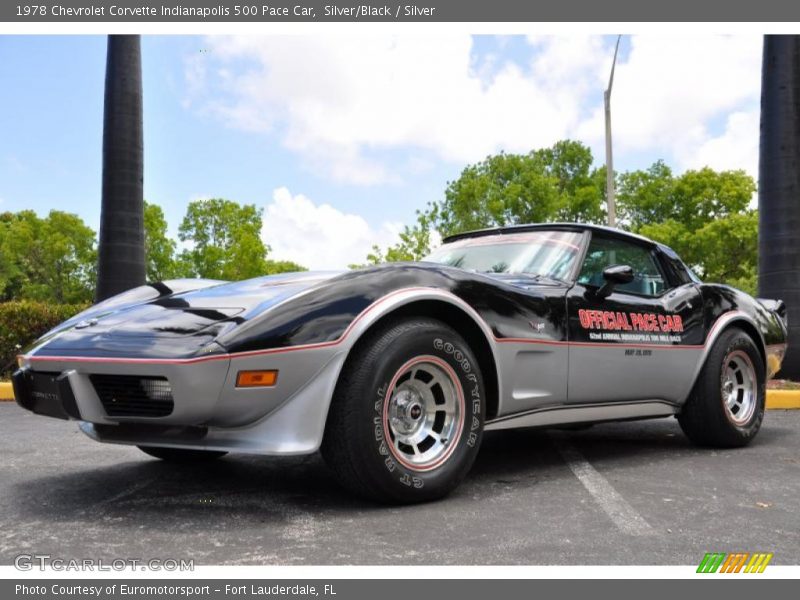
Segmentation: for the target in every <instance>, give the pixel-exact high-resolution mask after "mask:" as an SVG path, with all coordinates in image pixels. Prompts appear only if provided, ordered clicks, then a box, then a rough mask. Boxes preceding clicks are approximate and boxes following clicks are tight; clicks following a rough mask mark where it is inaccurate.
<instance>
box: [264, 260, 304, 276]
mask: <svg viewBox="0 0 800 600" xmlns="http://www.w3.org/2000/svg"><path fill="white" fill-rule="evenodd" d="M265 265H266V268H265V271H264V273H263V274H264V275H277V274H279V273H295V272H298V271H308V269H306V268H305V267H304V266H302V265H298V264H297V263H296V262H293V261H291V260H272V259H271V258H268V259H267V260H266V263H265Z"/></svg>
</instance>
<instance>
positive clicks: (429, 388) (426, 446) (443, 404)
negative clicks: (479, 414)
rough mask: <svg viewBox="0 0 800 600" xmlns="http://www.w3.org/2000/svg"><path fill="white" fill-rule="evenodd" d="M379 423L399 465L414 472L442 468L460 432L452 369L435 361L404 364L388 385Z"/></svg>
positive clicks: (459, 400) (460, 405) (460, 404)
mask: <svg viewBox="0 0 800 600" xmlns="http://www.w3.org/2000/svg"><path fill="white" fill-rule="evenodd" d="M383 418H384V427H385V429H386V434H387V436H386V437H387V443H388V445H389V448H390V450H391V452H392V455H393V456H394V457H395V458H396V459H397V460H398V462H400V463H401V464H402V465H404V466H406V467H407V468H409V469H412V470H416V471H424V470H429V469H433V468H435V467H437V466H439V465H440V464H442V463H443V462H444V461H445V460H447V458H448V456H450V454H451V453H452V451H453V450H454V449H455V447H456V445H457V444H458V440H459V438H460V436H461V431H462V430H463V420H464V393H463V390H462V388H461V383H460V382H459V380H458V377H457V376H456V374H455V372H454V371H453V369H452V367H450V365H449V364H447V363H446V362H444V361H443V360H441V359H439V358H437V357H435V356H420V357H417V358H415V359H412V360H410V361H408V362H407V363H406V364H404V365H403V366H402V367H400V369H398V371H397V373H396V374H395V376H394V377H393V378H392V381H391V383H390V384H389V389H388V392H387V394H386V398H385V400H384V412H383Z"/></svg>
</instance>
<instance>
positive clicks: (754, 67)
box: [576, 35, 761, 174]
mask: <svg viewBox="0 0 800 600" xmlns="http://www.w3.org/2000/svg"><path fill="white" fill-rule="evenodd" d="M760 70H761V38H760V37H759V36H752V37H733V36H702V37H681V36H653V35H647V36H634V37H633V38H632V39H631V50H630V54H629V55H628V56H627V57H626V59H625V60H624V61H621V62H619V64H618V65H617V70H616V74H615V76H614V89H613V91H612V102H611V103H612V125H613V133H614V147H615V150H621V151H623V152H624V151H629V152H631V151H650V152H656V153H659V155H660V156H662V157H663V158H666V159H668V160H669V162H670V163H672V164H678V165H692V166H695V162H694V161H693V159H691V158H687V157H688V156H695V155H697V156H699V154H698V149H699V148H702V147H703V146H704V145H705V144H706V143H708V142H709V141H710V140H711V139H712V138H713V137H714V136H713V134H712V133H710V131H709V130H710V128H711V124H712V122H713V121H714V120H719V119H722V120H724V119H726V117H727V115H729V114H730V113H731V112H740V111H742V110H743V109H746V110H748V111H750V112H752V111H756V112H757V111H758V99H759V93H760V81H761V80H760ZM730 126H731V122H730V120H729V121H728V127H730ZM737 128H738V129H737V130H738V131H739V132H740V133H744V131H743V129H742V128H741V126H739V125H737ZM751 133H753V134H754V135H753V138H752V139H751V140H745V139H741V138H739V139H737V141H739V142H743V143H745V145H746V146H748V147H749V146H751V145H752V144H753V143H754V144H756V145H757V144H758V129H757V128H756V130H755V132H751ZM576 134H577V137H578V138H579V139H583V140H586V141H589V142H592V143H594V144H596V145H597V146H598V147H599V146H600V144H601V143H602V140H603V135H604V128H603V106H602V103H600V104H598V106H597V107H596V108H595V109H594V113H593V115H592V117H591V118H590V119H588V120H587V121H586V122H584V123H583V124H582V125H581V126H580V127H579V128H578V129H577V130H576ZM715 164H716V166H717V167H718V168H735V167H736V166H739V164H740V163H739V164H735V165H733V164H728V163H726V162H724V161H721V160H716V161H715ZM701 166H702V165H701ZM753 166H754V165H753V164H752V163H751V164H750V165H749V166H748V170H750V171H751V173H752V174H755V173H754V171H752V170H751V169H752V168H753Z"/></svg>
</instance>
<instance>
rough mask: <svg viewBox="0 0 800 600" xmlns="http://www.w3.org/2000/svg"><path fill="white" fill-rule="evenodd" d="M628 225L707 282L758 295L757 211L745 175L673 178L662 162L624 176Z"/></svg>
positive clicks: (700, 173) (623, 210)
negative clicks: (675, 255)
mask: <svg viewBox="0 0 800 600" xmlns="http://www.w3.org/2000/svg"><path fill="white" fill-rule="evenodd" d="M619 179H620V185H619V189H620V192H619V195H618V202H619V207H620V217H621V220H622V223H623V226H625V227H627V228H629V229H631V230H632V231H634V232H636V233H640V234H642V235H644V236H646V237H649V238H651V239H654V240H656V241H659V242H661V243H663V244H666V245H668V246H670V247H671V248H672V249H673V250H675V251H676V252H677V253H678V254H679V255H680V256H681V258H683V260H684V261H685V262H686V263H687V264H688V265H690V266H691V267H692V268H693V269H694V270H695V271H696V272H697V274H698V275H699V276H700V277H702V278H703V279H706V280H708V281H715V282H720V283H729V284H731V285H734V286H736V287H739V288H741V289H743V290H745V291H749V292H755V287H756V275H757V266H758V212H757V211H755V210H751V209H750V208H749V204H750V201H751V199H752V197H753V194H754V193H755V191H756V184H755V181H754V180H753V178H752V177H750V176H749V175H747V173H745V172H744V171H714V170H713V169H710V168H707V167H706V168H703V169H700V170H691V171H686V172H685V173H683V174H682V175H680V176H677V177H676V176H674V175H673V174H672V171H671V169H670V168H669V167H667V166H666V165H665V164H664V163H663V162H657V163H655V164H654V165H653V166H652V167H650V168H649V169H648V170H646V171H632V172H629V173H623V174H622V175H620V177H619Z"/></svg>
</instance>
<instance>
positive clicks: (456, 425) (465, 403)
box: [322, 318, 485, 503]
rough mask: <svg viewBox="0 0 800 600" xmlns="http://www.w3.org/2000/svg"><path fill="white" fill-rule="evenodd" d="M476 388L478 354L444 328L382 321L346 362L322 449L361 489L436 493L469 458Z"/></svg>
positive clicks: (341, 475)
mask: <svg viewBox="0 0 800 600" xmlns="http://www.w3.org/2000/svg"><path fill="white" fill-rule="evenodd" d="M484 398H485V392H484V387H483V379H482V377H481V373H480V368H479V367H478V361H477V360H476V358H475V355H474V354H473V352H472V350H471V349H470V348H469V346H468V345H467V343H466V342H465V341H464V339H463V338H462V337H461V336H460V335H458V334H457V333H456V332H455V331H454V330H453V329H452V328H450V327H448V326H447V325H445V324H444V323H441V322H439V321H436V320H433V319H427V318H413V319H404V320H402V321H398V322H396V323H393V324H390V325H388V326H384V327H382V328H380V329H379V330H376V331H375V332H373V333H372V334H369V335H368V337H366V338H364V339H363V340H362V341H361V342H360V343H359V345H358V347H357V348H356V349H355V350H354V352H353V354H352V355H351V356H350V357H349V359H348V362H347V364H346V365H345V368H344V370H343V372H342V376H341V377H340V379H339V382H338V384H337V386H336V392H335V394H334V398H333V402H332V404H331V409H330V413H329V415H328V422H327V424H326V428H325V437H324V440H323V443H322V453H323V456H324V458H325V460H326V462H327V463H328V465H329V466H330V467H331V469H332V470H333V471H334V473H335V474H336V476H337V478H338V479H339V481H340V482H341V483H342V484H343V485H344V486H345V487H346V488H348V489H349V490H351V491H353V492H355V493H356V494H358V495H361V496H363V497H366V498H369V499H373V500H377V501H381V502H390V503H412V502H422V501H426V500H433V499H436V498H440V497H442V496H444V495H446V494H447V493H449V492H450V491H451V490H453V489H454V488H455V487H456V486H457V485H458V484H459V483H460V482H461V480H462V479H463V478H464V476H465V475H466V474H467V472H468V471H469V469H470V468H471V467H472V463H473V462H474V460H475V456H476V455H477V453H478V447H479V446H480V442H481V437H482V433H483V422H484V415H485V400H484Z"/></svg>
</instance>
